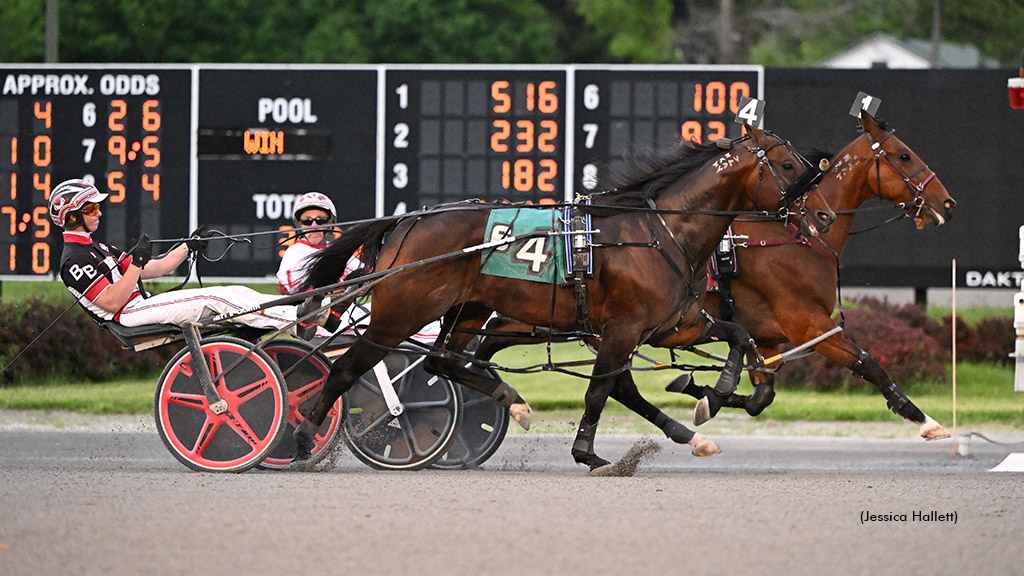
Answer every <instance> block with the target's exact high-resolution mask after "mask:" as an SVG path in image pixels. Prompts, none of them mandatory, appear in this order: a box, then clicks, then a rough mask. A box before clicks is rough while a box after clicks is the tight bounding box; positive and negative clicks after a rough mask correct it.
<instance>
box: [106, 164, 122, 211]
mask: <svg viewBox="0 0 1024 576" xmlns="http://www.w3.org/2000/svg"><path fill="white" fill-rule="evenodd" d="M121 178H124V172H121V171H120V170H114V171H113V172H111V173H110V174H107V189H108V190H110V192H111V194H110V201H111V202H112V203H117V202H124V193H125V188H124V184H122V183H121Z"/></svg>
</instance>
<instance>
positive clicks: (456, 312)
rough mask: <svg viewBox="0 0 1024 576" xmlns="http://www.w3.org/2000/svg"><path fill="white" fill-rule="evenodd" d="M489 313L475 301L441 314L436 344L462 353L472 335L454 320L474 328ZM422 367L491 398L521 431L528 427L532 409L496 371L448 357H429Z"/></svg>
mask: <svg viewBox="0 0 1024 576" xmlns="http://www.w3.org/2000/svg"><path fill="white" fill-rule="evenodd" d="M490 315H491V310H490V309H489V308H485V307H483V306H480V305H475V304H467V305H465V306H460V307H456V308H453V309H452V310H451V311H449V313H448V314H445V321H444V323H443V324H442V326H441V333H440V335H439V336H438V339H437V343H441V342H445V348H447V349H448V350H451V351H453V352H462V351H463V350H465V349H466V346H468V345H469V342H470V340H472V338H473V335H472V334H470V333H467V332H461V331H456V330H455V327H456V323H457V327H459V328H466V329H469V330H477V329H479V328H480V327H481V326H483V325H484V323H485V322H487V319H488V318H489V317H490ZM531 343H533V342H531ZM435 344H436V343H435ZM484 360H490V356H489V355H488V356H487V357H486V358H484ZM423 367H424V368H425V369H426V370H427V371H428V372H430V373H431V374H434V375H437V376H441V377H442V378H447V379H448V380H451V381H453V382H458V383H459V384H462V385H463V386H466V387H469V388H472V389H474V390H476V391H478V392H481V393H483V394H487V395H488V396H490V397H491V398H494V399H495V400H497V401H498V403H499V404H501V405H502V406H504V407H505V408H508V412H509V416H511V417H512V419H513V420H515V422H516V424H519V425H520V426H521V427H522V428H523V430H529V429H530V422H531V418H532V414H533V410H532V409H531V408H530V405H529V404H527V403H526V400H524V399H523V397H522V396H520V395H519V392H517V391H516V389H515V388H513V387H512V386H510V385H509V384H508V383H507V382H505V381H504V380H502V379H501V376H499V375H498V374H497V372H495V371H493V370H485V369H482V368H479V367H477V366H474V365H472V364H467V363H466V362H464V361H462V360H459V359H458V358H452V357H447V358H445V357H437V356H429V357H428V358H427V359H426V361H425V362H424V365H423Z"/></svg>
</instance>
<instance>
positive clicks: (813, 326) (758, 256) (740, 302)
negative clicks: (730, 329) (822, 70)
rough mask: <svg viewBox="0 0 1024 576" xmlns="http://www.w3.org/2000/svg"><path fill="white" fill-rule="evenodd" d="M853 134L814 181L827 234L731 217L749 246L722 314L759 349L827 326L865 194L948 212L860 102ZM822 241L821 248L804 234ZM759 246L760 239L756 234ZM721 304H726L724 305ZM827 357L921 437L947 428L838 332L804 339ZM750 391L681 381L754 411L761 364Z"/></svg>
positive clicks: (932, 218)
mask: <svg viewBox="0 0 1024 576" xmlns="http://www.w3.org/2000/svg"><path fill="white" fill-rule="evenodd" d="M860 129H861V134H860V135H859V136H858V137H857V138H856V139H854V140H853V142H851V143H850V144H849V145H847V146H846V147H845V148H843V149H842V150H841V151H840V152H839V153H838V154H836V155H835V156H834V158H833V161H832V163H831V167H830V168H829V169H828V171H827V172H826V174H825V175H824V177H823V178H822V180H821V182H820V183H819V184H818V190H819V192H821V194H822V195H823V196H824V197H825V200H826V201H827V202H828V203H829V205H830V206H831V207H832V208H833V209H834V210H836V213H837V215H838V218H837V220H836V222H835V223H834V224H833V226H832V227H831V229H830V230H829V232H828V233H827V234H823V235H821V236H819V237H818V238H817V239H815V240H814V241H811V242H800V241H794V239H793V236H792V235H787V234H786V233H785V232H784V231H783V230H781V229H780V228H779V227H777V226H769V225H766V224H764V223H757V222H747V221H743V220H741V219H738V220H736V221H735V222H734V223H733V233H734V234H735V235H737V236H748V237H749V239H748V240H746V244H747V245H748V246H749V248H745V249H741V250H740V251H739V252H738V254H737V260H738V261H739V264H738V265H739V267H740V269H741V270H742V272H741V274H740V275H739V276H737V277H735V278H733V279H731V281H730V289H731V293H732V299H733V300H734V307H735V314H734V315H733V316H732V318H733V319H734V320H735V321H736V322H739V323H741V324H743V326H744V327H746V328H747V330H748V331H749V332H750V334H751V335H752V336H753V337H754V340H755V341H756V342H757V346H758V349H759V351H760V352H761V353H762V354H763V355H765V356H766V357H769V356H771V357H777V354H778V352H779V351H780V349H781V346H783V345H785V344H788V343H793V344H801V343H804V342H808V341H810V340H812V339H814V338H816V337H818V336H820V335H823V334H826V333H828V332H829V331H830V330H832V329H834V328H836V321H835V320H834V319H833V318H832V311H833V310H834V309H835V306H836V299H837V294H836V290H835V288H834V287H835V286H836V285H837V283H838V273H839V272H838V270H837V267H836V263H837V260H838V258H839V256H840V255H841V254H842V252H843V248H844V247H845V246H846V241H847V239H848V237H849V234H850V227H851V225H852V223H853V218H854V213H855V212H856V209H857V208H858V207H859V206H861V205H862V204H864V203H865V202H867V201H868V200H870V199H871V198H875V197H877V198H883V199H885V200H888V201H889V202H891V203H893V204H895V205H896V207H897V208H901V209H902V210H903V211H904V215H905V216H908V217H911V218H913V220H914V223H915V225H916V226H917V228H918V229H919V230H920V229H922V228H924V227H926V226H941V225H943V224H944V223H946V222H948V221H949V220H950V219H951V218H952V217H953V209H954V208H955V207H956V201H955V200H954V199H953V198H952V197H951V196H950V195H949V192H948V191H947V190H946V187H945V186H943V185H942V182H941V181H939V178H938V177H937V176H936V175H935V172H933V171H932V170H930V169H929V168H928V166H927V165H926V164H925V163H924V162H923V161H922V160H921V158H920V157H919V156H918V155H917V154H916V153H915V152H914V151H913V150H911V149H910V147H908V146H907V145H906V144H904V143H903V141H901V140H900V139H899V138H897V137H896V136H895V135H894V132H895V130H892V129H889V127H888V126H887V125H886V123H885V122H880V121H877V120H876V119H875V118H874V117H872V116H871V115H870V114H868V113H867V112H866V111H862V112H861V114H860ZM819 241H820V242H822V243H824V244H825V246H827V249H823V248H822V247H821V246H816V245H815V244H813V243H812V242H819ZM762 243H763V244H764V247H761V246H760V245H761V244H762ZM726 308H728V305H726ZM705 309H706V310H708V311H709V312H710V313H711V314H712V315H714V316H715V317H716V318H728V317H727V316H726V315H723V303H722V301H721V300H720V299H718V298H708V300H707V302H706V304H705ZM814 350H815V351H817V352H818V353H820V354H822V355H824V356H825V357H826V358H828V359H829V360H831V361H833V362H835V363H837V364H839V365H841V366H845V367H847V368H849V369H850V370H852V371H853V373H854V374H857V375H858V376H861V377H863V378H864V379H865V380H867V381H869V382H871V383H872V384H874V385H875V387H877V388H878V390H879V391H880V392H881V393H882V396H884V397H885V399H886V404H887V406H888V407H889V409H890V410H892V412H894V413H895V414H896V415H897V416H900V417H902V418H903V419H904V420H907V421H909V422H912V423H914V424H917V425H918V426H919V427H920V429H919V432H920V435H921V437H922V438H925V439H927V440H935V439H939V438H946V437H948V436H949V434H948V432H946V430H945V429H944V428H943V427H942V426H941V425H939V424H938V423H937V422H935V421H934V420H933V419H932V418H931V417H929V416H927V415H926V414H924V412H922V411H921V410H920V409H919V408H918V407H917V406H916V405H915V404H914V403H913V402H912V401H911V400H910V399H909V398H908V397H907V395H906V394H905V393H904V392H903V391H902V390H901V389H900V387H899V386H898V385H897V384H896V383H895V382H893V381H892V379H891V378H890V377H889V375H888V374H887V373H886V371H885V369H884V368H882V366H881V365H880V364H879V363H878V362H877V361H876V360H875V359H874V358H873V357H872V356H871V355H870V354H869V353H867V352H866V351H864V350H862V349H861V348H860V347H859V346H857V344H856V343H854V342H853V341H852V340H851V339H850V338H849V337H847V336H846V335H845V334H844V333H842V332H839V333H837V334H835V335H834V336H831V337H829V338H828V339H826V340H824V341H822V342H821V343H820V344H817V345H815V346H814ZM750 378H751V380H752V382H753V384H754V393H753V394H751V395H750V396H749V397H745V396H738V395H735V394H732V395H730V396H729V397H727V398H723V397H722V396H721V395H718V394H714V393H711V390H710V389H700V388H698V387H696V386H693V385H690V386H689V387H687V388H686V389H685V390H686V391H687V392H690V393H691V394H692V395H694V396H696V397H698V398H706V399H707V401H708V402H709V403H710V410H709V412H711V413H712V415H713V412H717V406H723V405H725V406H730V407H740V408H745V409H746V411H747V412H748V413H749V414H750V415H752V416H756V415H758V414H760V413H761V411H762V410H764V409H765V408H766V407H767V406H768V405H769V404H771V402H772V400H773V399H774V396H775V391H774V376H773V374H771V373H763V372H751V374H750Z"/></svg>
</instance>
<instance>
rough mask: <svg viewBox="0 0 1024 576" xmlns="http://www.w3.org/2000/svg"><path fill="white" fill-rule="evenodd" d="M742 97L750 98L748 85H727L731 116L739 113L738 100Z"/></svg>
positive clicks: (742, 83) (739, 83)
mask: <svg viewBox="0 0 1024 576" xmlns="http://www.w3.org/2000/svg"><path fill="white" fill-rule="evenodd" d="M744 96H750V84H747V83H746V82H733V83H732V84H730V85H729V110H732V113H733V114H735V113H737V112H739V111H740V99H741V98H743V97H744Z"/></svg>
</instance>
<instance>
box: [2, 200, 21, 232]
mask: <svg viewBox="0 0 1024 576" xmlns="http://www.w3.org/2000/svg"><path fill="white" fill-rule="evenodd" d="M0 214H8V215H10V217H11V236H14V235H15V234H17V232H18V212H17V210H15V209H14V206H0Z"/></svg>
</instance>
